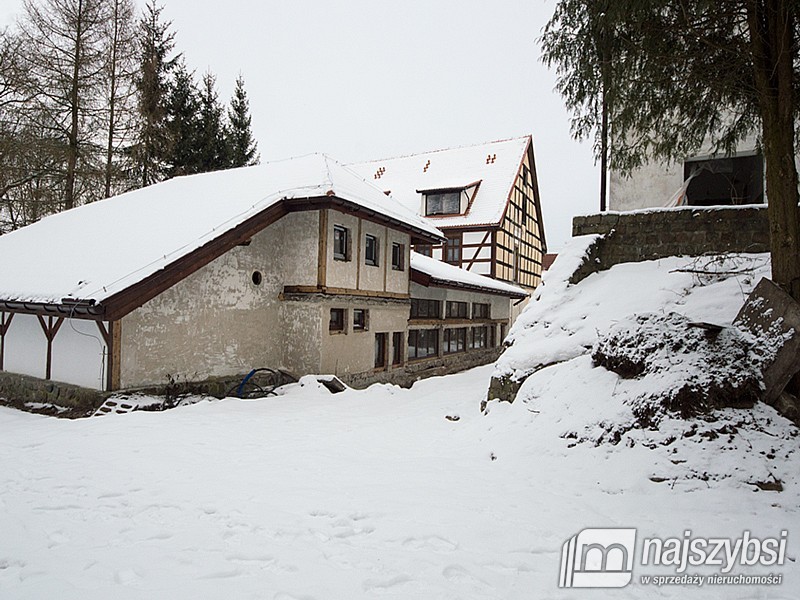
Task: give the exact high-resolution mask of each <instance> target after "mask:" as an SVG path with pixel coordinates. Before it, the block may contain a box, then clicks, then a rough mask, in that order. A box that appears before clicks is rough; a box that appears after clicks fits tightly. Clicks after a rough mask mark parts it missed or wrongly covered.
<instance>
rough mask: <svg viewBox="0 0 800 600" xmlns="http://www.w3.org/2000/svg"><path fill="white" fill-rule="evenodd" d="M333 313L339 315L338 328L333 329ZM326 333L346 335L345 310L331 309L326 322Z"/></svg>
mask: <svg viewBox="0 0 800 600" xmlns="http://www.w3.org/2000/svg"><path fill="white" fill-rule="evenodd" d="M334 313H336V314H339V315H341V318H340V319H339V326H338V327H334V324H335V322H334V319H333V315H334ZM328 332H329V333H346V332H347V309H346V308H331V310H330V316H329V321H328Z"/></svg>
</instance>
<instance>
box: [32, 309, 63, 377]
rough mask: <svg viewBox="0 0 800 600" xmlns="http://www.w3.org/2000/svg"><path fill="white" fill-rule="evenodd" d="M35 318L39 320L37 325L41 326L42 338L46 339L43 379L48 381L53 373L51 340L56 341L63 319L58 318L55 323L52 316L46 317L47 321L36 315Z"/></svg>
mask: <svg viewBox="0 0 800 600" xmlns="http://www.w3.org/2000/svg"><path fill="white" fill-rule="evenodd" d="M36 318H37V319H38V320H39V325H41V327H42V331H44V336H45V337H46V338H47V364H46V366H45V376H44V378H45V379H50V376H51V374H52V371H53V340H54V339H56V335H57V334H58V330H59V329H61V326H62V325H63V324H64V317H58V318H57V319H56V320H55V321H53V317H52V315H50V316H48V317H47V321H45V318H44V317H43V316H42V315H36Z"/></svg>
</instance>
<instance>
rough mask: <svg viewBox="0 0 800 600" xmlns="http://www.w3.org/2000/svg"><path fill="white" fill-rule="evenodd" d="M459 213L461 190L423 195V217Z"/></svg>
mask: <svg viewBox="0 0 800 600" xmlns="http://www.w3.org/2000/svg"><path fill="white" fill-rule="evenodd" d="M460 213H461V190H455V191H448V192H431V193H428V194H425V216H431V215H458V214H460Z"/></svg>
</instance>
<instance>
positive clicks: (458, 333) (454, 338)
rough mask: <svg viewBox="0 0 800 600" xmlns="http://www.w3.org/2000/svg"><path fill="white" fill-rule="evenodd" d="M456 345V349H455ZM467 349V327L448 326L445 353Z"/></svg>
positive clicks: (444, 345)
mask: <svg viewBox="0 0 800 600" xmlns="http://www.w3.org/2000/svg"><path fill="white" fill-rule="evenodd" d="M453 345H455V349H453ZM466 350H467V328H466V327H448V328H447V329H445V330H444V340H443V342H442V352H443V353H444V354H458V353H459V352H466Z"/></svg>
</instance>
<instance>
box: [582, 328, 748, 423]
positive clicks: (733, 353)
mask: <svg viewBox="0 0 800 600" xmlns="http://www.w3.org/2000/svg"><path fill="white" fill-rule="evenodd" d="M592 359H593V361H594V364H595V365H600V366H602V367H604V368H606V369H608V370H609V371H613V372H614V373H616V374H617V375H619V376H620V377H622V378H624V379H636V380H637V381H638V383H639V386H638V387H640V388H641V390H642V391H641V392H640V393H638V394H637V395H636V396H635V397H634V398H632V399H630V400H629V404H630V405H631V407H632V411H633V414H634V415H635V416H636V418H637V420H638V421H639V423H640V424H641V425H643V426H648V425H651V424H653V423H657V422H658V421H659V420H660V419H661V417H662V416H663V415H664V413H665V412H666V411H676V412H679V413H680V415H681V416H682V417H684V418H686V417H691V416H694V415H697V414H700V413H705V412H708V411H709V410H711V409H714V408H720V407H725V406H734V407H752V406H753V404H755V403H756V402H757V401H758V399H759V394H760V391H761V390H762V388H763V385H762V381H761V369H760V365H761V360H760V357H759V356H758V355H757V354H756V352H755V351H754V349H753V342H752V340H751V339H750V338H749V337H748V336H746V335H744V333H743V332H741V331H739V330H738V329H737V328H735V327H725V328H722V329H716V328H713V327H709V326H708V325H707V324H698V323H693V322H691V321H690V320H689V319H688V318H686V317H684V316H682V315H679V314H677V313H669V314H667V315H660V314H652V313H649V314H640V315H636V316H634V317H631V318H629V319H625V320H623V321H620V322H618V323H616V324H615V325H613V326H612V327H611V328H610V329H609V331H608V332H606V333H605V334H603V335H602V336H601V337H600V339H599V340H598V341H597V342H596V343H595V345H594V348H593V349H592Z"/></svg>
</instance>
